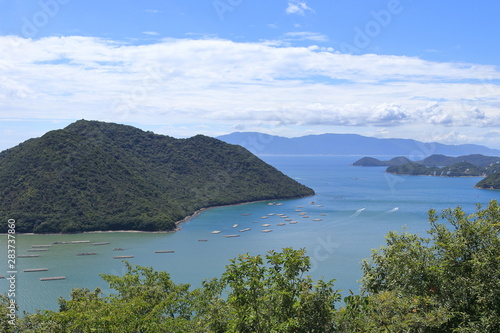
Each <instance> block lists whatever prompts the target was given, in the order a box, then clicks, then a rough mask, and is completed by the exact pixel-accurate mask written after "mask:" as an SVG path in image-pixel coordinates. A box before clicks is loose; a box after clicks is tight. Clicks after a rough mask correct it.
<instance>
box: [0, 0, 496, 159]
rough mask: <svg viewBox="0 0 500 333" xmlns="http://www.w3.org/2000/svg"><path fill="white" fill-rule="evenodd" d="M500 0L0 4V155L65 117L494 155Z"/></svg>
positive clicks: (167, 130) (162, 129) (39, 0)
mask: <svg viewBox="0 0 500 333" xmlns="http://www.w3.org/2000/svg"><path fill="white" fill-rule="evenodd" d="M499 12H500V3H499V2H496V1H490V0H488V1H486V0H478V1H474V2H469V1H456V0H455V1H450V0H440V1H435V0H371V1H361V0H267V1H263V0H252V1H250V0H196V1H195V0H146V1H137V0H104V1H103V0H101V1H95V0H0V150H4V149H7V148H10V147H13V146H15V145H17V144H19V143H20V142H22V141H25V140H27V139H29V138H32V137H39V136H41V135H43V134H44V133H45V132H47V131H50V130H55V129H60V128H64V127H65V126H67V125H68V124H70V123H72V122H74V121H76V120H78V119H87V120H101V121H109V122H117V123H122V124H130V125H133V126H136V127H139V128H141V129H144V130H150V131H153V132H156V133H159V134H165V135H170V136H174V137H179V138H181V137H190V136H193V135H196V134H205V135H210V136H217V135H222V134H228V133H231V132H235V131H258V132H264V133H268V134H273V135H280V136H285V137H297V136H303V135H309V134H322V133H356V134H361V135H366V136H373V137H379V138H410V139H416V140H420V141H424V142H430V141H437V142H442V143H447V144H464V143H475V144H482V145H486V146H488V147H492V148H499V149H500V57H499V54H500V52H499V51H500V42H499V39H498V32H499V31H500V20H498V13H499Z"/></svg>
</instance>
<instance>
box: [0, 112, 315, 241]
mask: <svg viewBox="0 0 500 333" xmlns="http://www.w3.org/2000/svg"><path fill="white" fill-rule="evenodd" d="M313 194H314V191H313V190H312V189H310V188H308V187H306V186H304V185H301V184H299V183H297V182H296V181H295V180H293V179H291V178H289V177H287V176H286V175H284V174H283V173H281V172H280V171H278V170H277V169H275V168H274V167H272V166H270V165H268V164H266V163H265V162H263V161H262V160H260V159H259V158H257V157H256V156H254V155H253V154H251V153H250V152H249V151H247V150H246V149H245V148H242V147H240V146H236V145H230V144H227V143H224V142H222V141H220V140H217V139H213V138H210V137H206V136H202V135H197V136H195V137H192V138H189V139H175V138H172V137H168V136H163V135H157V134H154V133H151V132H144V131H142V130H139V129H137V128H134V127H131V126H125V125H118V124H113V123H103V122H97V121H85V120H80V121H77V122H76V123H73V124H71V125H69V126H68V127H66V128H64V129H62V130H56V131H51V132H48V133H46V134H45V135H44V136H42V137H41V138H37V139H30V140H28V141H26V142H24V143H22V144H20V145H18V146H17V147H14V148H12V149H9V150H6V151H3V152H2V153H0V198H1V200H0V216H1V218H2V219H3V220H4V221H5V220H7V219H10V218H14V219H16V220H17V224H16V230H17V231H18V232H35V233H48V232H79V231H93V230H144V231H158V230H173V229H175V227H176V224H175V222H176V221H179V220H181V219H183V218H184V217H186V216H189V215H191V214H193V213H194V212H195V211H196V210H198V209H201V208H205V207H211V206H217V205H228V204H236V203H242V202H249V201H255V200H267V199H285V198H296V197H303V196H309V195H313ZM0 232H6V226H5V225H4V226H2V227H0Z"/></svg>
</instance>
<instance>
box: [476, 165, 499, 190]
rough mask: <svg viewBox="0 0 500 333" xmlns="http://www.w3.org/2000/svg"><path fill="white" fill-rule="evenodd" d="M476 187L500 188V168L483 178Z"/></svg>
mask: <svg viewBox="0 0 500 333" xmlns="http://www.w3.org/2000/svg"><path fill="white" fill-rule="evenodd" d="M476 187H477V188H482V189H488V190H500V170H499V171H497V172H495V173H493V174H491V175H489V176H488V177H486V178H484V179H483V180H481V181H480V182H479V183H477V184H476Z"/></svg>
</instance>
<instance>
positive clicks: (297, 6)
mask: <svg viewBox="0 0 500 333" xmlns="http://www.w3.org/2000/svg"><path fill="white" fill-rule="evenodd" d="M306 11H310V12H314V10H313V9H312V8H311V7H309V6H308V5H307V4H306V2H305V1H300V0H290V1H288V7H287V8H286V13H287V14H299V15H305V13H306Z"/></svg>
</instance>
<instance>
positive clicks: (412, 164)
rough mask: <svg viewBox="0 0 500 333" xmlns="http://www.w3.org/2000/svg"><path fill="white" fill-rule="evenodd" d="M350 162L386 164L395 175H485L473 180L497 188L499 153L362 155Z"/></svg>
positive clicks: (373, 164) (478, 185)
mask: <svg viewBox="0 0 500 333" xmlns="http://www.w3.org/2000/svg"><path fill="white" fill-rule="evenodd" d="M353 165H354V166H386V167H387V169H386V172H387V173H391V174H396V175H410V176H437V177H485V179H483V180H481V181H480V182H479V183H477V184H476V187H477V188H481V189H500V157H496V156H484V155H481V154H472V155H464V156H458V157H452V156H445V155H431V156H429V157H427V158H425V159H423V160H421V161H410V160H409V159H408V158H406V157H403V156H399V157H395V158H393V159H390V160H387V161H381V160H378V159H376V158H373V157H363V158H361V159H360V160H358V161H356V162H354V163H353Z"/></svg>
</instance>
